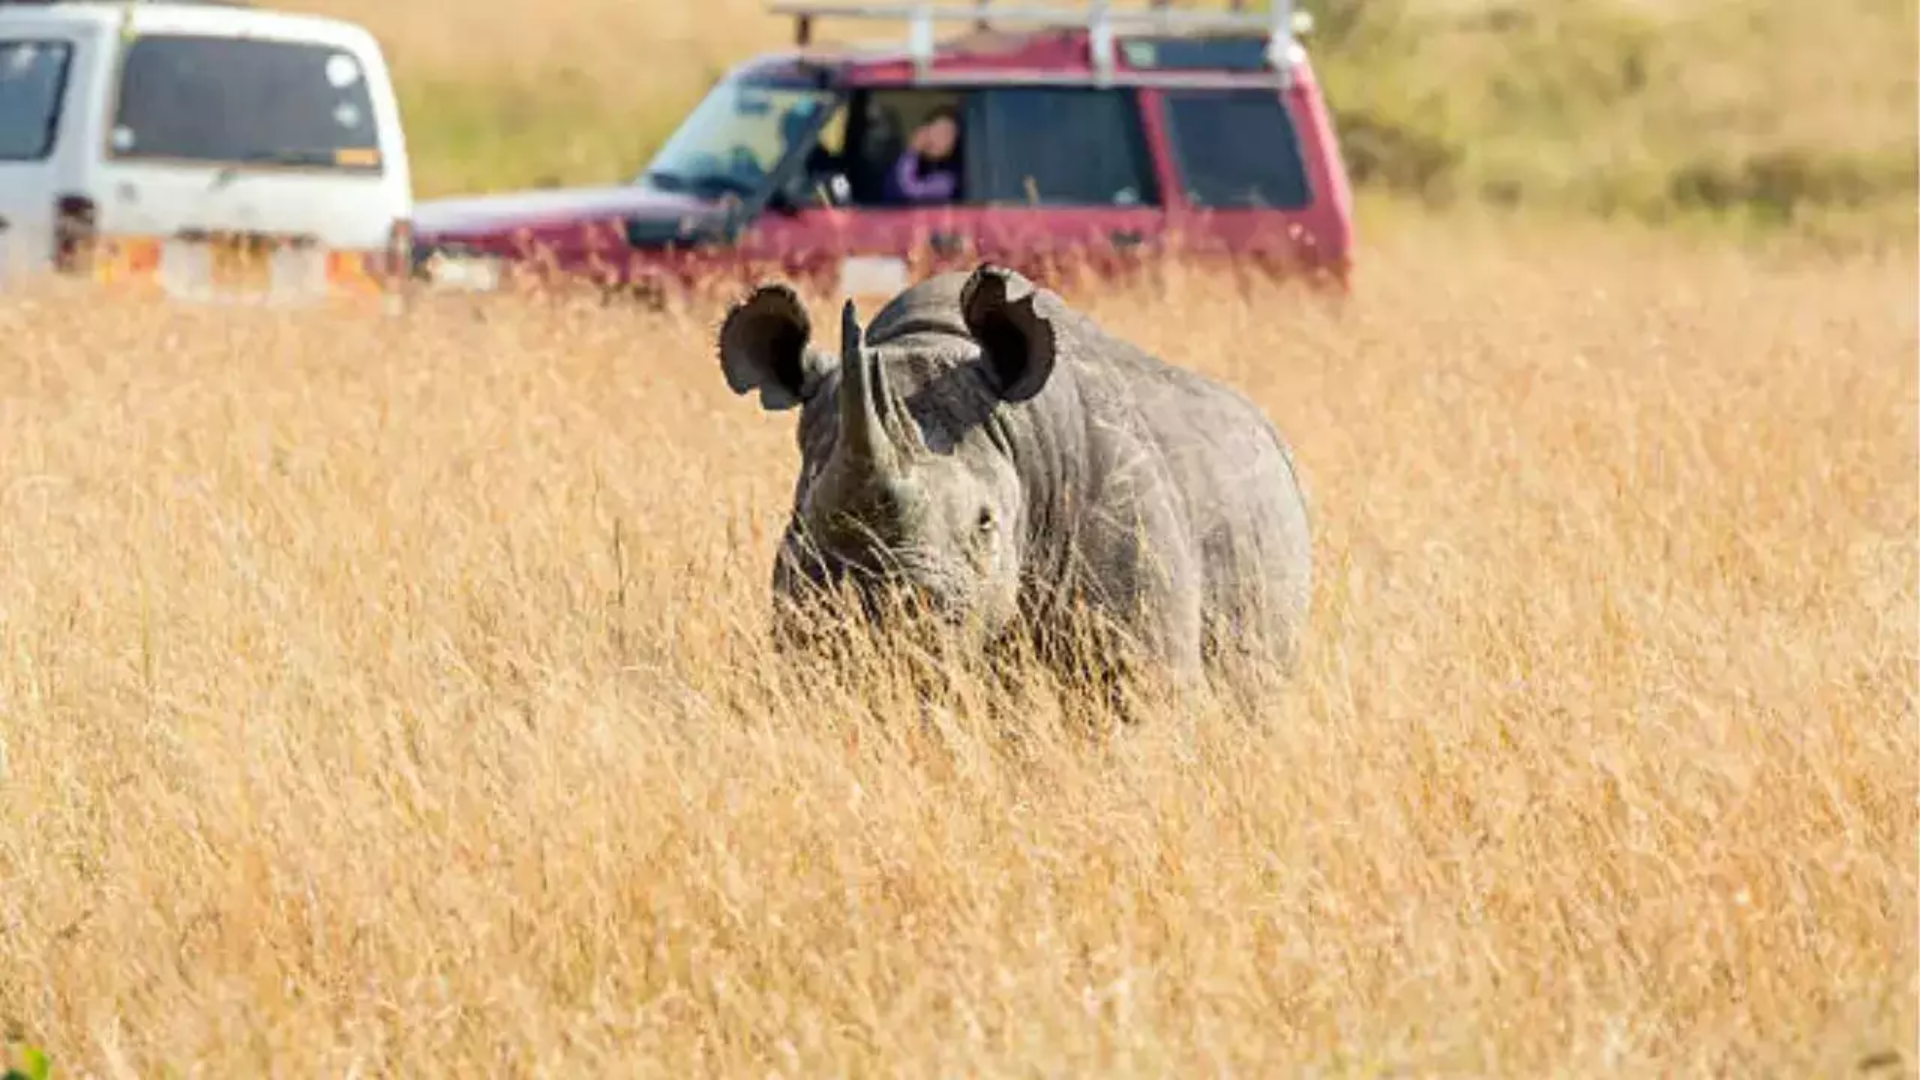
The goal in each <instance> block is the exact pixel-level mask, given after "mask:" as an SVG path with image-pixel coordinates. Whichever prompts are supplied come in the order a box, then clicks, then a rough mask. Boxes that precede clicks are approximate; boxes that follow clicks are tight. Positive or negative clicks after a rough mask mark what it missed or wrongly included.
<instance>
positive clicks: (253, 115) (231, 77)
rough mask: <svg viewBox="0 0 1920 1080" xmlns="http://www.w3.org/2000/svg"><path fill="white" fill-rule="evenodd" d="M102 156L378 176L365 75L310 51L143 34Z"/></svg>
mask: <svg viewBox="0 0 1920 1080" xmlns="http://www.w3.org/2000/svg"><path fill="white" fill-rule="evenodd" d="M110 138H111V142H110V144H109V152H110V153H111V154H112V156H114V157H116V158H120V159H142V158H152V159H162V160H172V161H180V160H186V161H206V162H219V163H222V164H233V165H269V166H276V167H291V168H301V169H327V170H347V171H352V172H373V173H377V172H379V171H380V168H381V160H380V138H379V126H378V124H377V123H376V122H375V119H374V115H373V100H372V97H371V95H370V94H369V93H368V90H367V78H366V71H365V69H364V68H363V67H362V65H361V63H360V60H359V59H358V58H357V57H355V56H354V55H353V54H352V53H349V52H347V51H345V50H343V49H340V48H338V47H336V46H332V45H324V44H320V43H318V42H291V41H271V40H266V39H261V38H252V39H241V38H230V37H192V36H184V35H173V34H148V35H144V36H141V37H139V38H136V39H135V40H134V42H133V44H132V45H131V46H129V47H128V49H127V51H126V57H125V61H124V64H123V68H122V71H121V75H120V100H119V103H118V105H117V106H116V109H115V112H114V118H113V131H112V134H111V137H110Z"/></svg>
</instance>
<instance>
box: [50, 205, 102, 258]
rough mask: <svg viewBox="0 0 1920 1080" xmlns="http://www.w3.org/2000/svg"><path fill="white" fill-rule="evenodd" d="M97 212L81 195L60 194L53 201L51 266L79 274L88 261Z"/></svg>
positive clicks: (96, 230) (97, 216) (91, 250)
mask: <svg viewBox="0 0 1920 1080" xmlns="http://www.w3.org/2000/svg"><path fill="white" fill-rule="evenodd" d="M98 226H99V211H98V209H97V208H96V207H95V206H94V203H93V200H92V199H89V198H87V197H86V196H85V195H62V196H60V198H59V199H57V200H55V202H54V204H53V266H54V269H55V270H58V271H61V272H62V273H70V274H71V273H82V272H84V271H86V270H87V268H88V265H89V264H90V262H91V261H92V255H93V241H94V237H95V235H96V234H97V232H98Z"/></svg>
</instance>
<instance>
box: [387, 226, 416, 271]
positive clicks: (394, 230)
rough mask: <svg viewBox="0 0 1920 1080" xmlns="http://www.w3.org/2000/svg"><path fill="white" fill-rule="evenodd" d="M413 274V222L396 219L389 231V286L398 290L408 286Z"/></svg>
mask: <svg viewBox="0 0 1920 1080" xmlns="http://www.w3.org/2000/svg"><path fill="white" fill-rule="evenodd" d="M412 273H413V221H412V220H411V219H409V218H394V219H393V225H392V227H391V228H389V229H388V230H387V273H386V278H387V286H388V288H398V287H400V286H401V285H404V284H406V281H407V278H408V277H409V276H410V275H411V274H412Z"/></svg>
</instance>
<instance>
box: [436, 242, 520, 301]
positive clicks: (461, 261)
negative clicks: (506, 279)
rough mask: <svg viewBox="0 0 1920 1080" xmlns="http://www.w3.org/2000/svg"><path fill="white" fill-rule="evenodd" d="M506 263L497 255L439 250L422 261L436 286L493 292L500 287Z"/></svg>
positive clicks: (461, 290)
mask: <svg viewBox="0 0 1920 1080" xmlns="http://www.w3.org/2000/svg"><path fill="white" fill-rule="evenodd" d="M505 265H506V263H505V260H503V259H501V258H500V257H499V256H497V255H477V254H473V253H470V252H458V251H435V252H433V253H431V254H429V255H428V256H427V257H426V258H425V259H424V260H422V261H421V264H420V270H421V273H422V274H423V275H424V276H425V277H426V279H427V281H428V283H429V284H431V285H432V286H433V287H434V288H436V289H448V290H453V291H458V292H493V291H494V290H496V289H498V288H499V287H500V279H501V274H502V271H503V270H504V269H505Z"/></svg>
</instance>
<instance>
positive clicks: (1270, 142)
mask: <svg viewBox="0 0 1920 1080" xmlns="http://www.w3.org/2000/svg"><path fill="white" fill-rule="evenodd" d="M1165 101H1166V118H1167V135H1168V138H1169V140H1170V141H1171V142H1172V144H1173V156H1174V159H1175V161H1176V162H1177V164H1178V166H1179V171H1180V182H1181V183H1182V184H1183V185H1184V186H1185V188H1186V192H1187V198H1188V199H1189V200H1191V201H1192V202H1193V203H1194V204H1195V205H1198V206H1207V207H1213V208H1217V209H1227V208H1233V209H1267V210H1273V209H1283V210H1284V209H1293V208H1297V207H1301V206H1305V205H1306V204H1307V203H1308V201H1309V200H1310V198H1311V192H1310V191H1309V189H1308V186H1307V171H1306V165H1305V163H1304V162H1303V161H1302V159H1301V156H1300V142H1299V139H1298V138H1297V137H1296V136H1295V133H1294V130H1293V119H1292V117H1291V116H1290V115H1289V114H1288V113H1287V107H1286V104H1285V103H1284V102H1282V101H1281V100H1280V97H1279V95H1278V94H1277V93H1275V92H1274V91H1272V90H1257V89H1249V90H1175V91H1169V92H1168V93H1167V94H1166V95H1165Z"/></svg>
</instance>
